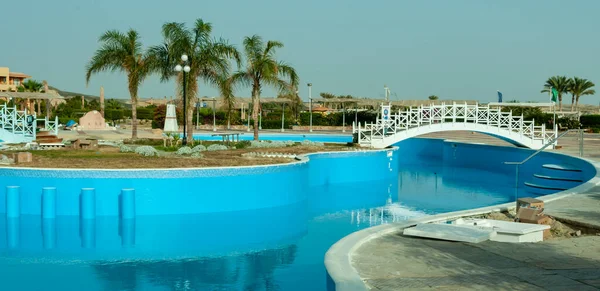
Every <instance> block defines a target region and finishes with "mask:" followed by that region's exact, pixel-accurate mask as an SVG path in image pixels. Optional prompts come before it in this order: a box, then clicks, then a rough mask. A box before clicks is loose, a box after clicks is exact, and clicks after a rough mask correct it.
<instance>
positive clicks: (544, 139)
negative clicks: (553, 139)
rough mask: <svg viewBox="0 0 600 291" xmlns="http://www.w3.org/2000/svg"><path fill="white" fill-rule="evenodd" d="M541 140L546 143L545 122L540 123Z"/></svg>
mask: <svg viewBox="0 0 600 291" xmlns="http://www.w3.org/2000/svg"><path fill="white" fill-rule="evenodd" d="M542 141H543V142H544V144H546V124H545V123H542Z"/></svg>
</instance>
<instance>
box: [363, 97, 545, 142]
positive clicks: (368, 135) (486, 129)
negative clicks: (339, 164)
mask: <svg viewBox="0 0 600 291" xmlns="http://www.w3.org/2000/svg"><path fill="white" fill-rule="evenodd" d="M451 130H472V131H480V132H483V133H488V134H492V135H495V136H498V137H501V138H505V139H508V140H511V141H514V142H515V143H517V144H520V145H523V146H527V147H530V148H540V147H542V146H543V145H544V144H546V143H547V142H549V141H551V140H552V139H553V138H554V137H555V136H556V132H555V131H553V130H546V126H545V125H544V124H542V125H535V121H534V120H531V121H525V120H524V119H523V116H513V115H512V112H502V111H501V110H500V108H490V107H489V106H480V105H479V104H475V105H468V104H456V103H453V104H441V105H430V106H423V105H422V106H419V107H410V108H408V109H407V110H405V111H399V112H398V113H396V114H390V116H389V118H388V119H387V120H384V119H382V118H381V117H380V118H377V121H376V122H375V123H367V124H364V125H363V126H361V125H360V124H358V127H356V128H355V129H354V131H355V132H356V133H358V142H359V143H360V144H361V145H362V146H369V147H376V148H385V147H387V146H390V145H392V144H394V143H397V142H399V141H402V140H404V139H406V138H411V137H415V136H418V135H421V134H425V133H429V132H436V131H451Z"/></svg>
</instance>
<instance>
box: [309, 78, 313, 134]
mask: <svg viewBox="0 0 600 291" xmlns="http://www.w3.org/2000/svg"><path fill="white" fill-rule="evenodd" d="M308 102H309V106H308V111H309V112H310V126H309V131H310V132H312V131H313V128H312V83H308Z"/></svg>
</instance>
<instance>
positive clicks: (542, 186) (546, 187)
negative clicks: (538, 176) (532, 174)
mask: <svg viewBox="0 0 600 291" xmlns="http://www.w3.org/2000/svg"><path fill="white" fill-rule="evenodd" d="M523 184H525V186H528V187H532V188H538V189H544V190H558V191H564V190H567V188H564V187H558V186H546V185H538V184H533V183H529V182H525V183H523Z"/></svg>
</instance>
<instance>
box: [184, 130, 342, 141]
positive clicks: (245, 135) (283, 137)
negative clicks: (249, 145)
mask: <svg viewBox="0 0 600 291" xmlns="http://www.w3.org/2000/svg"><path fill="white" fill-rule="evenodd" d="M239 137H240V140H252V139H254V135H253V133H252V132H242V133H240V136H239ZM194 139H195V140H206V141H220V140H221V139H222V138H221V137H220V136H213V133H200V134H194ZM260 139H261V140H271V141H273V140H277V141H294V142H301V141H304V140H310V141H315V142H328V143H348V142H352V135H351V134H313V133H311V134H299V133H298V134H284V133H281V134H279V133H260Z"/></svg>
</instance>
